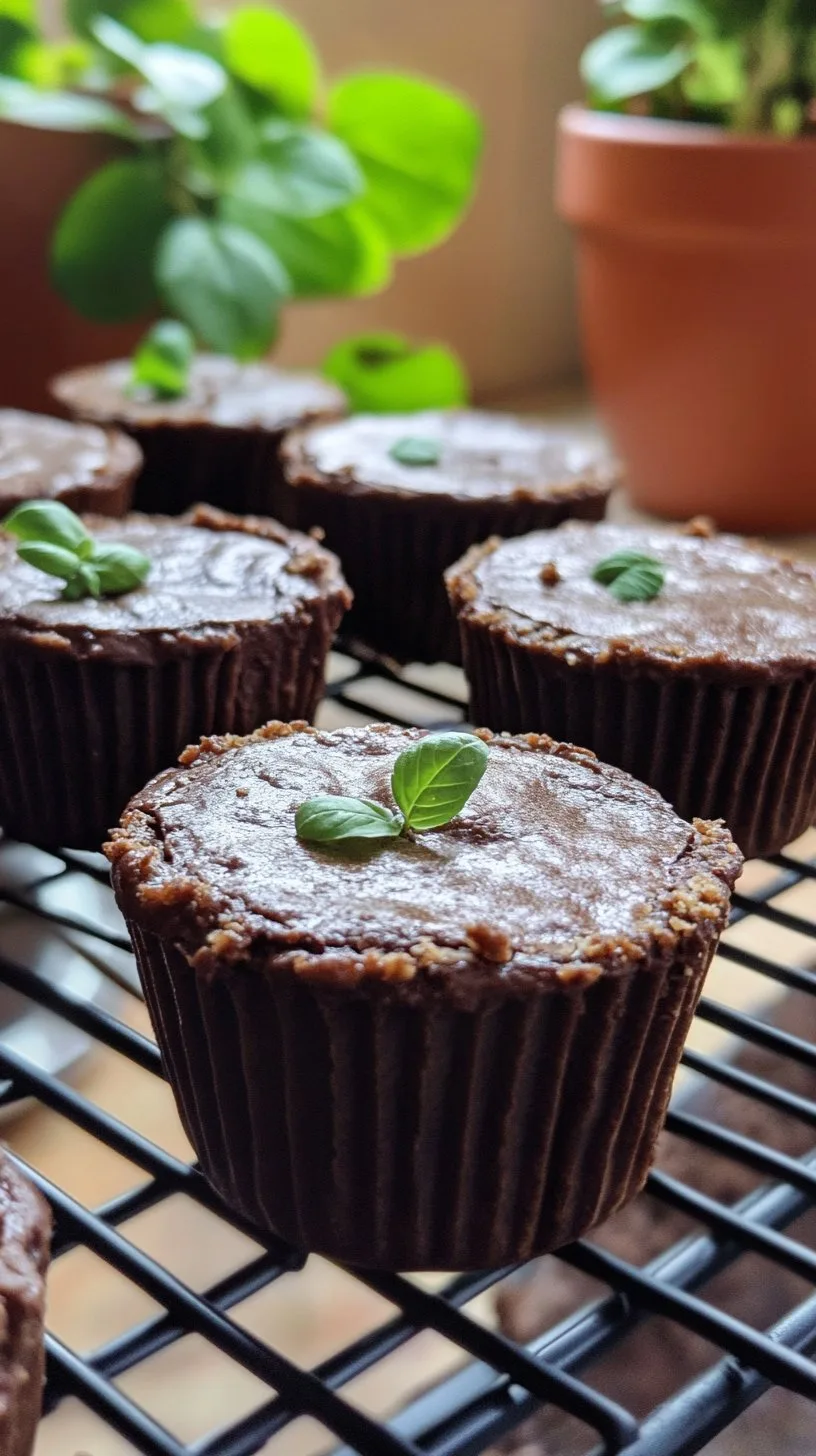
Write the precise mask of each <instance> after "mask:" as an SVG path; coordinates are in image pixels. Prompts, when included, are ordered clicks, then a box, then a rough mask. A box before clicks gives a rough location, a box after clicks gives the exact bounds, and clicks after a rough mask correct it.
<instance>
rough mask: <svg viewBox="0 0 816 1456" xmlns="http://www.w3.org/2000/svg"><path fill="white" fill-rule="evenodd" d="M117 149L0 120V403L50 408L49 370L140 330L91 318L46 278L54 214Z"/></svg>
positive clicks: (103, 350) (109, 349) (96, 355)
mask: <svg viewBox="0 0 816 1456" xmlns="http://www.w3.org/2000/svg"><path fill="white" fill-rule="evenodd" d="M115 152H116V146H115V143H113V142H111V141H110V140H108V139H107V138H104V137H100V136H89V135H84V134H81V133H71V132H55V131H44V130H43V131H41V130H39V129H36V128H34V127H27V126H15V125H13V124H12V123H10V122H2V123H0V218H2V219H3V220H4V226H2V227H0V279H2V287H3V294H2V307H3V349H2V351H0V406H6V405H14V406H17V407H18V408H21V409H41V410H45V411H46V412H48V413H51V414H53V412H54V402H53V400H52V399H50V398H49V394H48V390H47V388H46V381H47V380H48V379H49V378H50V376H51V375H52V374H58V373H59V372H60V371H61V370H62V369H68V368H70V367H71V366H72V365H75V364H92V363H94V362H95V361H96V360H98V359H105V358H111V357H114V356H115V355H117V354H120V353H125V354H129V353H130V352H131V350H132V348H133V345H134V343H135V341H136V339H138V337H139V335H140V334H141V333H143V332H144V323H137V324H127V325H116V326H111V325H109V324H91V323H88V322H87V320H86V319H83V318H80V317H79V315H78V314H76V313H74V311H73V309H71V308H69V307H68V304H67V303H64V302H63V300H62V299H61V298H60V297H59V296H58V295H57V294H56V293H55V291H54V289H53V288H52V287H51V284H50V282H49V279H48V254H49V248H50V242H51V235H52V233H53V231H54V225H55V222H56V219H57V218H58V216H59V214H60V212H61V210H62V208H63V207H64V205H65V203H66V202H67V201H68V198H69V197H70V196H71V194H72V193H73V192H74V191H75V190H76V188H77V187H78V186H79V184H80V182H82V181H83V180H84V178H85V177H87V176H88V175H89V174H90V173H91V172H93V171H95V170H96V168H97V167H99V166H101V165H102V163H103V162H105V161H108V160H110V158H111V156H113V155H115Z"/></svg>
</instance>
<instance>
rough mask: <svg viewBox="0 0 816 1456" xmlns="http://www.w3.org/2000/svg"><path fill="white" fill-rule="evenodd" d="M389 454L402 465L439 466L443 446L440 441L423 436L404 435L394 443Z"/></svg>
mask: <svg viewBox="0 0 816 1456" xmlns="http://www.w3.org/2000/svg"><path fill="white" fill-rule="evenodd" d="M388 453H389V455H390V456H391V459H392V460H396V461H397V462H398V463H399V464H400V465H438V464H439V457H440V455H441V454H442V446H441V445H440V443H439V441H438V440H430V439H425V438H424V437H423V436H421V435H404V436H403V438H402V439H401V440H395V441H394V443H393V445H392V446H391V448H390V450H389V451H388Z"/></svg>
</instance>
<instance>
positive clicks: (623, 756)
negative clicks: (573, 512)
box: [447, 524, 816, 857]
mask: <svg viewBox="0 0 816 1456" xmlns="http://www.w3.org/2000/svg"><path fill="white" fill-rule="evenodd" d="M622 550H626V551H635V552H638V553H641V554H644V555H647V556H649V557H651V558H654V559H655V560H657V561H658V562H659V563H661V565H662V569H663V570H664V572H665V584H664V585H663V587H662V589H661V590H660V591H659V593H658V594H657V595H656V596H655V597H654V598H653V599H651V600H647V601H630V602H622V601H619V600H618V599H617V598H616V597H615V595H614V594H613V592H612V591H611V590H610V589H609V588H608V587H607V586H605V585H603V584H602V583H601V582H598V581H595V580H594V579H593V575H592V573H593V570H594V568H595V567H596V565H597V563H598V562H599V561H601V560H603V559H605V558H607V557H609V556H610V555H612V554H613V553H616V552H619V551H622ZM447 585H448V592H449V594H450V599H451V603H452V605H453V608H454V610H455V612H456V614H457V616H458V619H459V626H460V629H461V633H462V644H463V655H464V663H465V672H466V674H467V677H468V681H469V684H470V694H471V697H470V702H471V707H470V711H471V716H472V717H473V719H474V721H475V722H479V723H486V724H487V725H488V726H489V727H490V728H492V729H494V730H495V731H507V732H510V733H519V732H528V731H529V732H547V733H552V734H553V735H556V736H558V737H559V738H564V739H566V740H567V741H569V742H571V743H580V744H584V745H586V747H588V748H592V749H593V750H594V752H595V753H597V754H598V756H599V758H602V759H604V760H605V761H606V762H607V763H613V764H617V765H618V766H619V767H620V768H624V769H626V770H627V772H629V773H631V774H634V775H635V776H636V777H637V778H639V779H642V780H643V781H644V782H645V783H649V784H652V785H653V786H654V788H656V789H658V791H659V792H660V793H661V794H663V796H664V797H665V798H666V799H668V800H669V802H670V803H672V804H673V805H674V807H675V809H676V810H677V812H678V813H679V814H681V815H683V816H684V817H686V818H691V817H693V816H694V815H701V816H702V817H704V818H724V819H725V820H726V822H727V823H728V825H729V828H730V829H731V831H732V833H733V835H734V838H735V839H736V841H737V843H738V844H739V846H740V849H741V850H742V851H743V853H744V854H745V855H747V856H749V857H751V856H754V855H767V854H773V853H776V852H777V851H778V850H780V849H781V848H782V847H783V845H785V844H787V843H789V842H790V841H791V840H792V839H794V838H796V836H797V835H799V834H801V833H803V831H804V830H805V829H807V828H808V827H809V825H811V824H812V823H813V821H814V817H816V570H814V568H813V567H811V566H809V565H806V564H805V563H803V562H795V561H789V560H785V559H784V558H781V557H778V556H775V555H773V554H772V553H771V552H769V551H766V550H763V549H762V548H761V547H760V546H757V545H754V544H753V543H749V542H747V541H743V540H741V539H740V538H739V537H736V536H716V535H714V534H712V533H710V532H708V531H707V529H706V528H705V527H703V526H695V527H694V528H693V529H692V530H687V531H686V532H682V531H672V530H663V529H660V528H658V527H645V526H642V527H638V526H617V525H615V526H613V525H609V524H604V525H601V526H597V527H594V528H589V527H585V526H582V525H579V524H569V525H566V526H563V527H561V528H560V529H559V530H557V531H552V532H548V533H547V534H546V535H545V534H543V533H536V534H534V535H530V536H527V537H526V538H525V539H524V540H520V541H507V542H503V543H502V542H500V541H496V540H494V541H490V542H488V543H487V544H485V545H483V546H481V547H476V548H474V549H473V550H472V551H471V552H469V553H468V554H467V555H466V556H465V557H464V558H463V560H462V561H460V562H459V563H458V564H457V565H456V566H455V567H453V568H452V569H451V570H450V571H449V572H448V575H447Z"/></svg>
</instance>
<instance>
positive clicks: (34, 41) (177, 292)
mask: <svg viewBox="0 0 816 1456" xmlns="http://www.w3.org/2000/svg"><path fill="white" fill-rule="evenodd" d="M100 7H101V10H102V11H104V13H101V10H100ZM66 19H67V22H68V24H69V25H70V27H71V36H70V38H69V39H68V40H64V41H61V42H59V43H49V42H47V41H46V40H45V39H44V38H43V36H42V34H41V33H40V32H39V30H38V27H37V24H36V21H35V18H34V3H33V0H0V179H1V180H0V196H2V200H3V214H4V217H5V218H7V219H10V220H11V222H12V226H11V227H10V228H4V229H2V230H0V231H1V232H2V234H3V236H2V239H0V274H2V277H3V280H4V290H5V304H4V306H5V312H6V329H5V335H6V339H7V340H8V341H9V342H10V345H11V347H9V348H8V349H7V350H6V351H4V359H3V362H2V363H0V376H2V377H0V396H1V397H2V399H3V403H9V402H14V403H31V402H34V400H35V399H36V401H37V402H41V401H42V398H43V395H44V381H45V379H46V377H47V375H48V374H49V373H54V372H57V371H58V370H60V369H61V368H63V367H65V366H68V365H73V364H78V363H83V362H88V361H90V360H92V359H94V358H96V359H99V358H101V357H105V356H107V357H110V356H111V355H113V354H115V353H117V352H121V350H122V349H123V348H126V349H128V350H129V349H130V348H131V347H132V346H133V344H134V342H135V339H136V338H137V337H138V336H139V334H140V333H141V332H142V331H143V330H144V327H145V320H146V319H148V318H149V317H150V316H151V315H152V316H155V315H156V314H164V315H167V316H170V317H172V318H175V319H178V320H181V321H182V322H183V323H185V324H186V325H188V326H189V327H190V328H191V329H192V331H193V333H194V335H195V337H196V339H197V341H198V342H199V344H201V345H202V346H204V347H206V348H210V349H213V350H216V351H218V352H224V353H231V354H234V355H236V356H237V357H240V358H251V357H254V356H256V355H260V354H264V353H266V352H267V351H268V350H269V349H270V347H271V346H272V345H273V343H274V339H275V335H276V331H277V327H278V320H279V316H280V312H281V309H282V308H283V306H284V305H285V304H286V303H288V302H289V301H290V300H294V299H299V298H315V297H325V296H349V295H362V294H367V293H373V292H377V291H379V290H380V289H382V288H384V287H385V286H386V285H387V283H388V282H389V279H390V277H391V274H392V270H393V267H394V262H395V260H396V259H397V258H400V257H402V256H407V255H410V254H415V253H421V252H424V251H425V250H427V249H428V248H431V247H434V246H435V245H436V244H437V243H439V242H441V241H442V240H443V239H444V238H445V237H446V236H447V235H448V234H449V233H450V232H451V231H452V230H453V229H454V227H455V226H456V224H457V222H458V221H459V219H460V217H461V215H462V213H463V211H464V210H465V208H466V207H467V204H468V202H469V200H470V197H471V194H472V191H473V187H474V181H475V175H476V170H477V165H478V157H479V152H480V145H481V128H480V123H479V120H478V117H477V116H476V114H475V112H474V111H473V109H472V108H471V107H470V106H469V105H468V104H467V103H466V102H465V101H464V100H463V99H462V98H460V97H459V96H457V95H455V94H454V93H452V92H450V91H448V90H445V89H444V88H442V87H439V86H436V85H432V84H430V83H429V82H427V81H424V80H420V79H417V78H415V77H412V76H404V75H399V74H391V73H379V72H363V73H360V74H355V75H347V76H344V77H342V78H340V79H339V80H338V81H337V82H335V83H334V84H332V85H328V84H326V83H325V82H324V80H323V77H322V73H321V68H320V63H319V59H318V57H317V54H316V52H315V50H314V48H313V46H312V43H311V41H310V40H309V38H308V36H306V35H305V34H304V32H303V31H302V30H301V29H300V28H299V27H298V26H297V25H296V24H295V23H294V21H292V20H291V19H290V18H289V17H288V16H287V15H285V14H284V13H283V12H281V11H279V10H276V9H272V8H269V7H266V6H263V5H249V6H244V7H241V8H238V9H233V10H230V11H229V12H227V13H225V14H223V15H217V14H216V15H208V16H207V17H206V18H204V17H199V16H197V15H196V13H195V11H194V10H193V8H192V5H191V3H190V0H68V4H67V12H66ZM414 357H416V364H415V368H414V377H413V385H412V387H413V390H414V394H415V395H418V396H419V397H420V398H422V402H424V398H423V389H422V387H421V384H419V383H418V381H417V375H418V374H421V373H422V371H423V370H424V369H425V368H426V356H425V355H424V354H419V353H418V354H417V355H416V356H414V354H413V352H412V349H411V346H410V345H408V344H406V343H405V342H404V341H401V340H394V338H393V337H392V336H389V338H388V339H386V341H385V342H384V343H383V341H382V340H379V339H376V338H375V339H374V340H373V341H372V340H371V339H366V340H365V341H363V344H362V346H361V347H360V348H358V349H356V350H355V349H354V348H349V347H348V346H346V348H345V350H344V351H343V352H342V354H335V357H334V359H333V361H332V366H331V367H332V368H333V369H334V372H335V373H337V372H338V370H339V371H341V372H342V373H343V374H344V377H343V380H342V382H343V383H344V384H345V385H346V387H347V388H349V389H350V390H351V393H352V396H354V395H355V393H356V392H357V390H358V387H359V391H360V393H361V395H362V396H363V397H365V394H366V391H367V389H368V385H369V383H370V381H369V379H368V376H369V374H370V372H371V370H372V369H374V368H376V367H380V368H381V369H382V370H384V371H385V373H386V375H388V374H389V371H390V372H391V374H393V375H394V376H396V375H397V374H399V375H400V377H401V378H402V379H403V381H404V377H405V374H406V372H407V373H408V374H409V375H410V374H411V371H412V367H413V360H414ZM395 361H396V362H399V363H400V366H401V368H400V370H395V369H394V364H395ZM431 373H433V377H434V381H435V382H434V384H433V388H431V383H430V373H429V375H428V380H429V383H428V392H429V393H430V394H433V395H434V396H438V395H439V392H440V389H441V391H442V393H443V394H447V396H449V397H448V398H445V399H439V400H438V402H440V403H454V402H457V400H458V399H459V398H461V395H462V392H463V390H464V382H463V378H462V373H461V369H459V368H458V365H457V364H456V362H455V361H454V360H452V359H448V360H447V365H446V368H445V369H443V370H442V371H441V372H440V369H439V356H438V353H437V355H435V356H434V358H433V360H432V369H431ZM442 376H444V379H443V381H442V383H441V384H440V379H442ZM368 392H369V393H370V389H369V390H368ZM375 392H376V391H375ZM381 392H382V391H381ZM387 393H388V391H387V388H386V389H385V394H386V395H387ZM429 402H436V399H431V400H429Z"/></svg>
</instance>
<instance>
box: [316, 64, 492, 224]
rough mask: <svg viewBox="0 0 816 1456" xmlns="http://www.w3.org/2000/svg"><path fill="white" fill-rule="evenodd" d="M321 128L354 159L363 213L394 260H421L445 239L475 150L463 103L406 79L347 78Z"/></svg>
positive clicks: (475, 130)
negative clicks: (362, 185)
mask: <svg viewBox="0 0 816 1456" xmlns="http://www.w3.org/2000/svg"><path fill="white" fill-rule="evenodd" d="M329 124H330V126H331V129H332V131H333V132H335V134H336V135H337V136H339V137H341V138H342V140H343V141H344V142H345V143H346V145H347V146H349V147H350V148H351V150H352V152H353V153H354V155H355V156H356V157H357V160H358V161H359V163H360V166H361V167H362V169H363V173H364V175H365V179H366V183H367V189H366V193H365V198H364V204H365V207H366V208H367V209H368V210H369V211H370V212H371V215H372V217H374V218H375V219H376V221H377V222H378V223H379V225H380V227H381V228H382V230H383V232H384V233H385V236H386V239H387V241H388V242H389V244H390V245H391V247H392V248H393V249H394V250H395V251H396V252H398V253H419V252H422V251H423V250H424V249H426V248H430V247H433V246H434V244H435V243H439V242H441V241H442V240H443V238H446V237H447V236H448V234H449V233H451V232H452V231H453V229H454V228H455V226H456V224H457V223H458V221H459V219H460V217H461V216H462V213H463V212H464V210H465V208H466V207H467V205H468V203H469V201H470V199H471V196H472V194H473V189H474V182H475V178H476V169H477V164H478V160H479V154H480V152H481V146H482V128H481V123H480V121H479V118H478V116H477V114H476V112H475V111H474V110H473V108H472V107H471V106H469V105H468V104H467V102H465V101H463V100H462V99H461V97H459V96H456V95H454V93H453V92H451V91H445V90H443V89H442V88H441V87H438V86H432V85H430V84H429V83H428V82H427V81H419V80H415V79H413V78H412V77H409V76H394V75H382V74H374V73H372V74H370V75H359V76H349V77H347V79H346V80H344V81H340V82H339V83H338V84H337V85H336V86H335V87H334V88H333V90H332V92H331V96H330V98H329Z"/></svg>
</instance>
